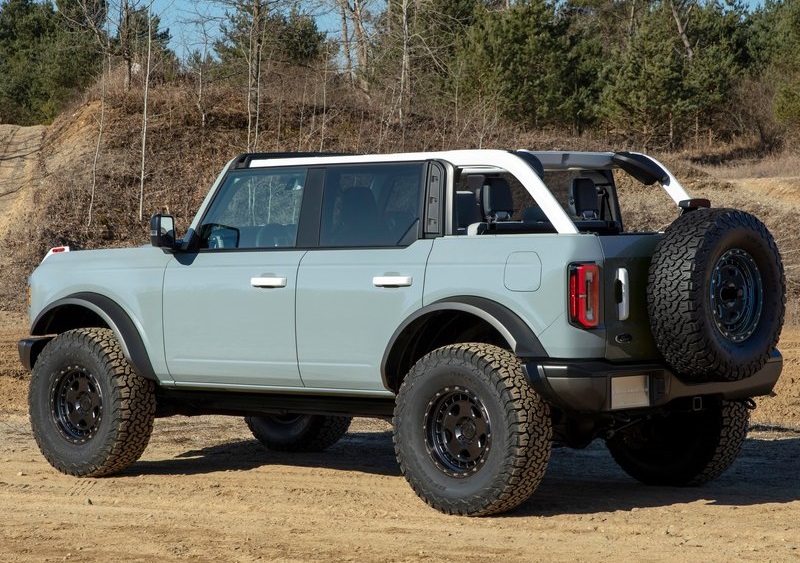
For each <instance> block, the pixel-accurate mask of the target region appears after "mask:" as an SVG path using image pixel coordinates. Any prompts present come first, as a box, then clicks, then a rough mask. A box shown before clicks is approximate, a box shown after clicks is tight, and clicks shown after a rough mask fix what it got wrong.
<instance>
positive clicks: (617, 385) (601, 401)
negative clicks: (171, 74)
mask: <svg viewBox="0 0 800 563" xmlns="http://www.w3.org/2000/svg"><path fill="white" fill-rule="evenodd" d="M523 369H524V371H525V374H526V376H527V377H528V381H530V382H531V384H532V385H533V387H534V388H535V389H536V391H537V392H538V393H539V394H540V395H542V397H543V398H544V399H545V400H546V401H547V402H549V403H550V404H552V405H554V406H556V407H559V408H561V409H562V410H565V411H569V412H579V413H602V412H614V411H622V410H632V409H648V408H656V407H661V406H664V405H666V404H667V403H669V402H671V401H674V400H675V399H681V398H687V397H688V398H691V397H705V396H717V397H721V398H723V399H725V400H728V401H735V400H740V399H747V398H749V397H758V396H762V395H768V394H770V392H771V391H772V389H773V387H775V383H777V381H778V377H779V376H780V374H781V370H782V369H783V356H781V354H780V352H778V351H777V350H776V351H775V352H773V354H772V357H771V358H770V359H769V360H768V361H767V363H766V365H765V366H764V367H763V368H762V369H761V370H760V371H759V372H757V373H756V374H755V375H753V376H751V377H748V378H747V379H742V380H740V381H714V382H710V383H685V382H683V381H681V380H680V379H678V377H677V376H676V375H675V374H674V373H673V372H672V371H670V370H669V369H668V368H666V367H665V366H664V365H662V364H626V365H619V364H612V363H610V362H605V361H587V362H569V363H567V362H564V363H559V362H530V363H526V364H524V365H523Z"/></svg>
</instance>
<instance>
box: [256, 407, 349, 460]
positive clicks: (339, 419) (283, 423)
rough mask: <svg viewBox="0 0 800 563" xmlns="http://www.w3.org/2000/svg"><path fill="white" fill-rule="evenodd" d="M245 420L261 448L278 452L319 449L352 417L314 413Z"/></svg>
mask: <svg viewBox="0 0 800 563" xmlns="http://www.w3.org/2000/svg"><path fill="white" fill-rule="evenodd" d="M244 420H245V422H246V423H247V426H248V427H249V428H250V431H251V432H252V433H253V436H255V437H256V439H258V441H259V442H261V443H262V444H263V445H264V446H265V447H267V448H269V449H270V450H275V451H279V452H321V451H323V450H326V449H328V448H329V447H331V446H332V445H334V444H335V443H336V442H338V441H339V439H340V438H341V437H342V436H344V435H345V433H346V432H347V429H348V428H349V427H350V421H351V420H352V418H350V417H348V416H322V415H315V414H282V415H280V414H275V415H269V416H250V417H246V418H245V419H244Z"/></svg>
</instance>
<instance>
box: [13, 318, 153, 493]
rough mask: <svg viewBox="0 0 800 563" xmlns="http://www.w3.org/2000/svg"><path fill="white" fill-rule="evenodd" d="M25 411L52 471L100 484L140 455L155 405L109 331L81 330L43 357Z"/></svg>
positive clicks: (66, 336) (149, 383)
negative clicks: (100, 478)
mask: <svg viewBox="0 0 800 563" xmlns="http://www.w3.org/2000/svg"><path fill="white" fill-rule="evenodd" d="M28 407H29V412H30V420H31V427H32V428H33V436H34V438H35V439H36V443H37V444H38V445H39V449H40V450H41V452H42V454H43V455H44V457H45V458H47V461H49V462H50V464H51V465H52V466H53V467H55V468H56V469H58V470H59V471H61V472H62V473H68V474H70V475H76V476H81V477H99V476H101V475H109V474H111V473H116V472H119V471H121V470H123V469H125V468H126V467H127V466H128V465H130V464H131V463H133V462H134V461H136V460H137V459H139V456H141V455H142V452H144V449H145V447H146V446H147V442H148V441H149V439H150V434H151V433H152V431H153V419H154V417H155V410H156V399H155V393H154V385H153V382H152V381H149V380H147V379H145V378H143V377H141V376H140V375H139V374H137V373H136V372H134V371H133V369H132V368H131V366H130V364H129V363H128V362H127V360H126V359H125V357H124V356H123V354H122V350H121V348H120V345H119V342H117V339H116V338H115V336H114V333H113V332H112V331H111V330H109V329H105V328H79V329H75V330H70V331H67V332H64V333H62V334H60V335H59V336H57V337H56V338H54V339H53V340H51V341H50V342H49V343H48V344H47V346H45V347H44V349H43V350H42V353H41V355H40V356H39V358H38V359H37V361H36V364H35V365H34V368H33V371H32V373H31V383H30V389H29V393H28Z"/></svg>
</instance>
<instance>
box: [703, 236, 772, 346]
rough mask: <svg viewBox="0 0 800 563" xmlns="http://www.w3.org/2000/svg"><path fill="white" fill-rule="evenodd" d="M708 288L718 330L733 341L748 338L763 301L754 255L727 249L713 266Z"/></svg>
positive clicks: (758, 317)
mask: <svg viewBox="0 0 800 563" xmlns="http://www.w3.org/2000/svg"><path fill="white" fill-rule="evenodd" d="M709 291H710V298H711V309H712V315H713V317H714V323H715V324H716V326H717V329H718V330H719V332H720V333H721V334H722V335H723V336H724V337H725V338H727V339H728V340H731V341H732V342H742V341H744V340H746V339H747V338H749V337H750V336H751V335H752V334H753V332H754V331H755V329H756V326H757V325H758V321H759V319H760V318H761V308H762V304H763V285H762V281H761V273H760V272H759V270H758V265H757V264H756V262H755V260H753V257H752V256H750V254H748V253H747V252H745V251H744V250H741V249H739V248H733V249H731V250H728V251H727V252H726V253H725V254H723V255H722V256H721V257H720V259H719V260H717V263H716V264H715V265H714V269H713V270H712V273H711V285H710V287H709Z"/></svg>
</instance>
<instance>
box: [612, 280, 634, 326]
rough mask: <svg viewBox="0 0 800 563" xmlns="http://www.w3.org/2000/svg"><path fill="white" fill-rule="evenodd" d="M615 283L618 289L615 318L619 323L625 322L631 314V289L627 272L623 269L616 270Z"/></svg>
mask: <svg viewBox="0 0 800 563" xmlns="http://www.w3.org/2000/svg"><path fill="white" fill-rule="evenodd" d="M616 283H617V288H618V294H617V299H618V301H617V318H618V319H619V320H621V321H626V320H628V317H629V316H630V314H631V295H630V292H631V287H630V279H629V278H628V270H626V269H625V268H619V269H618V270H617V279H616Z"/></svg>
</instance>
